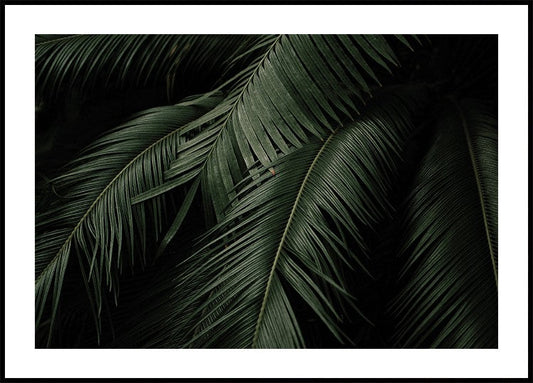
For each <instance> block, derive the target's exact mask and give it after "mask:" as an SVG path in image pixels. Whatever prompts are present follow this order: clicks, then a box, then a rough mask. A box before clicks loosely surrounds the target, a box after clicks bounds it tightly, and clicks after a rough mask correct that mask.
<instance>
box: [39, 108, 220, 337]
mask: <svg viewBox="0 0 533 383" xmlns="http://www.w3.org/2000/svg"><path fill="white" fill-rule="evenodd" d="M218 101H219V99H218V98H217V97H211V98H207V99H202V100H201V101H199V102H198V103H197V104H196V105H190V102H189V105H188V106H181V105H179V104H178V105H174V106H167V107H160V108H154V109H151V110H147V111H144V112H142V113H139V114H138V115H136V116H134V118H133V119H132V120H131V121H129V122H127V123H125V124H124V125H122V126H119V127H118V128H116V129H115V130H113V131H112V132H110V133H108V134H106V135H105V136H103V137H102V138H100V139H98V140H97V141H95V142H94V143H93V144H92V145H91V146H90V147H89V148H87V149H86V150H85V151H84V152H83V153H82V155H81V156H80V157H78V158H77V159H76V160H74V161H73V162H72V164H71V165H70V170H68V171H67V172H66V173H65V174H64V175H62V176H60V177H58V178H57V179H56V180H55V183H56V186H57V189H58V190H59V193H60V195H61V198H62V200H61V201H60V203H59V204H57V206H53V207H51V208H50V209H49V210H48V211H47V212H46V213H44V214H42V215H40V216H38V217H37V222H36V230H37V234H38V235H37V241H36V262H35V264H36V281H35V288H36V326H39V324H40V321H41V317H42V315H43V312H44V310H45V307H46V306H47V304H48V303H50V304H51V309H50V314H49V315H50V318H51V324H50V329H52V327H53V322H54V319H55V314H56V312H57V307H58V304H59V298H60V294H61V289H62V284H63V280H64V277H65V270H66V269H67V266H68V263H69V260H70V258H71V254H72V253H75V254H76V255H77V256H78V257H80V265H81V266H82V273H83V277H84V279H85V283H86V284H89V283H90V284H91V285H92V286H93V288H94V294H93V299H94V300H95V302H96V310H97V311H98V312H99V311H100V310H101V306H102V304H101V295H102V294H101V293H102V289H103V288H104V286H107V287H108V288H109V289H110V290H114V291H115V292H118V289H117V284H118V275H119V274H120V272H121V271H122V268H123V267H133V265H134V264H136V263H141V264H143V263H145V262H146V259H145V252H146V246H147V240H146V237H147V233H146V231H147V227H149V226H148V225H147V222H148V220H151V223H152V225H153V230H154V232H155V238H158V237H159V234H160V233H161V231H162V227H163V217H164V214H165V211H166V209H165V200H164V199H163V198H156V199H153V200H152V201H150V203H149V204H146V205H133V206H132V205H131V199H132V198H134V197H135V196H136V195H137V194H139V193H142V192H144V191H145V190H148V189H150V188H152V187H154V186H158V185H159V184H161V183H162V181H163V172H164V170H165V169H166V168H167V167H168V164H169V163H170V162H171V161H172V160H173V159H174V158H175V154H176V152H177V148H178V147H179V145H180V143H181V142H182V141H180V135H179V129H181V128H182V127H183V126H184V125H186V124H187V123H188V122H190V121H191V120H194V119H196V118H198V117H199V116H201V115H202V114H203V113H205V112H206V111H207V110H209V109H210V108H212V107H213V106H214V105H215V104H216V103H217V102H218ZM63 201H68V203H66V204H65V203H62V202H63ZM136 247H139V248H140V254H141V256H140V258H138V259H135V254H137V253H136V252H135V248H136ZM123 249H126V250H127V253H128V254H130V257H124V256H123V251H122V250H123Z"/></svg>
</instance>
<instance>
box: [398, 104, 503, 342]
mask: <svg viewBox="0 0 533 383" xmlns="http://www.w3.org/2000/svg"><path fill="white" fill-rule="evenodd" d="M442 109H443V110H442V116H440V118H439V119H438V121H437V123H436V124H437V133H436V136H435V138H434V141H433V143H432V145H431V147H430V149H429V151H428V153H427V154H426V156H425V158H424V159H423V162H422V164H421V166H420V169H419V171H418V173H417V178H416V182H415V185H414V188H413V192H412V194H411V196H410V198H409V199H408V203H407V207H406V212H405V227H406V228H407V229H406V231H405V232H404V237H403V238H404V244H403V250H402V251H401V255H402V259H403V264H404V266H403V269H402V272H401V275H402V276H403V283H402V289H401V290H400V291H399V293H398V294H397V296H396V298H395V299H394V301H393V303H392V305H391V313H392V315H393V318H395V321H396V332H395V334H394V340H395V341H396V345H397V346H402V347H457V348H470V347H476V348H479V347H497V343H496V341H497V317H498V304H497V294H498V289H497V285H498V273H497V265H498V261H497V259H498V256H497V214H498V213H497V212H498V209H497V206H498V205H497V199H498V192H497V179H498V166H497V165H498V163H497V128H496V120H495V119H494V118H493V117H492V116H491V115H490V114H489V113H487V111H486V110H485V109H484V108H483V107H482V106H480V105H478V104H476V103H473V102H467V101H461V102H455V101H454V102H451V103H448V105H445V106H444V107H443V108H442Z"/></svg>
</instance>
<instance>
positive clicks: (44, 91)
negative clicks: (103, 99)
mask: <svg viewBox="0 0 533 383" xmlns="http://www.w3.org/2000/svg"><path fill="white" fill-rule="evenodd" d="M258 38H260V36H240V35H227V36H224V35H221V36H211V35H209V36H208V35H57V36H54V35H45V36H39V35H37V36H36V44H35V72H36V90H37V94H40V95H41V96H42V97H46V98H47V99H54V98H55V97H57V96H59V95H60V94H61V92H64V91H65V90H69V89H77V90H78V91H82V92H86V91H89V90H91V89H93V88H94V87H96V86H99V87H101V88H102V89H106V91H109V90H110V89H113V88H117V89H119V88H124V87H132V86H136V87H142V86H147V85H148V84H150V86H154V84H158V83H159V84H163V85H164V84H166V88H167V91H168V93H170V94H172V93H173V92H174V89H175V88H176V87H178V88H179V87H183V82H185V81H187V79H190V78H194V79H195V83H196V85H198V84H199V83H200V81H199V80H200V79H205V78H212V81H213V82H214V81H215V80H216V78H217V76H220V75H222V74H223V73H225V72H227V71H229V70H230V69H231V67H232V66H233V65H230V64H234V63H235V60H234V57H233V55H234V54H235V55H240V54H242V52H241V50H242V49H246V48H247V47H248V45H249V44H250V43H251V42H254V41H255V40H256V39H258ZM177 74H178V75H177ZM176 76H178V77H176ZM176 82H178V84H176ZM189 85H190V84H189ZM195 91H200V89H196V90H195ZM170 94H169V96H170Z"/></svg>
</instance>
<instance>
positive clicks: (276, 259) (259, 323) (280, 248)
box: [252, 129, 338, 348]
mask: <svg viewBox="0 0 533 383" xmlns="http://www.w3.org/2000/svg"><path fill="white" fill-rule="evenodd" d="M337 131H338V129H336V130H335V131H334V132H332V133H331V134H330V135H329V137H328V138H327V140H326V141H324V144H323V145H322V147H321V148H320V150H319V151H318V153H317V155H316V156H315V158H314V160H313V162H312V163H311V165H310V166H309V170H308V171H307V173H306V175H305V178H304V180H303V182H302V185H301V186H300V190H298V194H297V195H296V199H295V201H294V204H293V207H292V210H291V213H290V215H289V219H288V221H287V224H286V225H285V230H284V231H283V235H282V237H281V240H280V243H279V246H278V250H277V252H276V256H275V257H274V261H273V263H272V269H271V270H270V275H269V276H268V281H267V284H266V288H265V294H264V297H263V302H262V304H261V310H260V311H259V316H258V318H257V324H256V326H255V332H254V338H253V341H252V348H255V346H256V343H257V337H258V336H259V328H260V327H261V322H262V320H263V315H264V312H265V307H266V302H267V300H268V296H269V293H270V286H271V284H272V279H273V277H274V272H275V270H276V265H277V263H278V259H279V257H280V254H281V250H282V249H283V245H284V243H285V238H286V237H287V233H288V231H289V228H290V226H291V223H292V218H293V217H294V213H295V212H296V208H297V207H298V203H299V201H300V197H301V196H302V193H303V190H304V189H305V185H306V184H307V180H308V179H309V175H310V174H311V173H312V171H313V168H314V167H315V164H316V163H317V161H318V159H319V158H320V156H321V155H322V153H323V152H324V149H325V148H326V146H327V145H328V143H329V142H330V141H331V139H332V138H333V136H334V135H335V133H337Z"/></svg>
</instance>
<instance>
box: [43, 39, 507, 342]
mask: <svg viewBox="0 0 533 383" xmlns="http://www.w3.org/2000/svg"><path fill="white" fill-rule="evenodd" d="M497 52H498V40H497V36H492V35H482V36H481V35H480V36H476V35H468V36H461V35H453V36H441V35H432V36H416V35H37V36H36V38H35V69H36V72H35V75H36V100H35V101H36V112H35V113H36V180H35V182H36V206H35V210H36V227H35V232H36V244H35V334H36V337H35V342H36V347H38V348H44V347H50V348H151V347H153V348H497V347H498V238H497V232H498V230H497V224H498V186H497V185H498V130H497V73H498V67H497Z"/></svg>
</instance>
